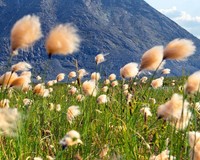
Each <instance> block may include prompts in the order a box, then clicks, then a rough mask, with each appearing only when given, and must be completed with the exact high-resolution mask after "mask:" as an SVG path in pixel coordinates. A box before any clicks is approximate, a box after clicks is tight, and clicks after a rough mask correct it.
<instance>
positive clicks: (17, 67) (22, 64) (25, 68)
mask: <svg viewBox="0 0 200 160" xmlns="http://www.w3.org/2000/svg"><path fill="white" fill-rule="evenodd" d="M31 68H32V66H31V65H30V64H29V63H26V62H19V63H17V64H14V65H12V67H11V71H12V72H17V71H28V70H30V69H31Z"/></svg>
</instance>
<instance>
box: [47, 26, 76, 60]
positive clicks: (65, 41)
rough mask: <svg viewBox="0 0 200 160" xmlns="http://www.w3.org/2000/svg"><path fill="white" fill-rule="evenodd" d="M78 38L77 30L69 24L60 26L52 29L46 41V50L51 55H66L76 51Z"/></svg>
mask: <svg viewBox="0 0 200 160" xmlns="http://www.w3.org/2000/svg"><path fill="white" fill-rule="evenodd" d="M79 45H80V37H79V35H78V34H77V29H76V28H75V27H74V26H72V25H71V24H60V25H58V26H56V27H55V28H53V29H52V30H51V31H50V33H49V35H48V37H47V39H46V46H45V47H46V50H47V53H48V55H49V56H51V55H52V54H61V55H67V54H72V53H73V52H76V51H78V49H79Z"/></svg>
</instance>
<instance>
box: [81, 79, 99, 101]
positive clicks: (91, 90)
mask: <svg viewBox="0 0 200 160" xmlns="http://www.w3.org/2000/svg"><path fill="white" fill-rule="evenodd" d="M82 89H83V92H84V93H85V95H92V96H94V97H95V96H96V94H97V87H96V85H95V81H92V80H90V81H85V82H83V85H82Z"/></svg>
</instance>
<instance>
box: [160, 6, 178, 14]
mask: <svg viewBox="0 0 200 160" xmlns="http://www.w3.org/2000/svg"><path fill="white" fill-rule="evenodd" d="M158 11H159V12H161V13H163V14H169V13H174V12H176V11H177V8H176V6H173V7H172V8H168V9H159V10H158Z"/></svg>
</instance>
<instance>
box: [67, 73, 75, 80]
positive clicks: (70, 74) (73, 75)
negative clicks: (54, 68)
mask: <svg viewBox="0 0 200 160" xmlns="http://www.w3.org/2000/svg"><path fill="white" fill-rule="evenodd" d="M75 77H76V72H75V71H71V72H69V74H68V78H70V79H71V78H75Z"/></svg>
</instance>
